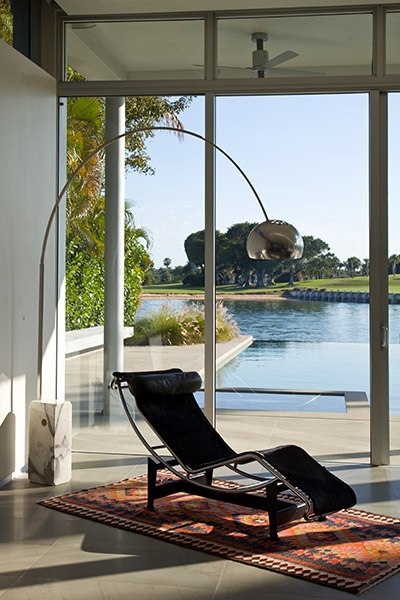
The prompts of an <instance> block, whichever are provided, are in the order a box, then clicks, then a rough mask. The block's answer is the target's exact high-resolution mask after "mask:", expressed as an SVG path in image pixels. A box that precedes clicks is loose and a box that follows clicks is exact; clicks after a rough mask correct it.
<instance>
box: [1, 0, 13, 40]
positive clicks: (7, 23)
mask: <svg viewBox="0 0 400 600" xmlns="http://www.w3.org/2000/svg"><path fill="white" fill-rule="evenodd" d="M0 40H3V41H4V42H6V44H9V46H12V45H13V15H12V12H11V5H10V0H0Z"/></svg>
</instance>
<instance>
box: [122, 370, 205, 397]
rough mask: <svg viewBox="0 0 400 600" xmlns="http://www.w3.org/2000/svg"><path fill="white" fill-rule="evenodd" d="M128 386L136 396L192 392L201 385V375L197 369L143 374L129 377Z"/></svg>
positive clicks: (172, 394)
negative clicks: (183, 371) (182, 371)
mask: <svg viewBox="0 0 400 600" xmlns="http://www.w3.org/2000/svg"><path fill="white" fill-rule="evenodd" d="M128 386H129V389H130V391H131V393H132V394H133V395H134V396H135V397H136V398H141V397H143V396H145V395H148V394H151V395H156V396H177V395H179V394H192V393H193V392H197V391H198V390H199V389H200V387H201V377H200V375H199V374H198V373H196V371H189V372H185V373H164V374H154V373H148V374H141V375H135V376H133V377H132V378H130V379H128Z"/></svg>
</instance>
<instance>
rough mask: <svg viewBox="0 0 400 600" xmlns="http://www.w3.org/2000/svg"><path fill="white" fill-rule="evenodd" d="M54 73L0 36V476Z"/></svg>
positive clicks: (37, 222)
mask: <svg viewBox="0 0 400 600" xmlns="http://www.w3.org/2000/svg"><path fill="white" fill-rule="evenodd" d="M56 127H57V99H56V80H55V79H53V78H52V77H51V76H50V75H48V74H47V73H46V72H45V71H43V70H42V69H40V68H39V67H37V66H36V65H35V64H33V63H32V62H31V61H29V60H28V59H26V58H25V57H24V56H22V55H21V54H20V53H19V52H17V51H16V50H14V49H13V48H11V47H9V46H8V45H7V44H5V43H4V42H3V41H1V40H0V482H1V481H2V480H3V479H5V478H7V477H9V476H10V475H11V474H12V473H13V472H16V471H18V470H20V469H21V468H22V467H23V466H24V465H25V464H26V462H27V456H26V452H27V440H26V438H27V415H28V410H27V408H28V406H29V403H30V402H31V401H32V400H35V399H36V397H37V392H36V370H37V312H38V279H39V260H40V252H41V244H42V238H43V234H44V229H45V225H46V222H47V219H48V216H49V214H50V210H51V207H52V206H53V204H54V201H55V195H56V158H57V136H56ZM55 302H56V262H55V241H54V235H53V237H52V238H51V239H50V243H49V246H48V250H47V258H46V303H45V339H44V347H45V358H46V364H45V371H44V372H45V377H44V380H45V388H44V393H43V398H44V399H45V398H46V397H51V396H52V397H54V395H55V391H54V390H55V377H56V362H55V357H56V353H55V348H56V345H55V332H56V328H55Z"/></svg>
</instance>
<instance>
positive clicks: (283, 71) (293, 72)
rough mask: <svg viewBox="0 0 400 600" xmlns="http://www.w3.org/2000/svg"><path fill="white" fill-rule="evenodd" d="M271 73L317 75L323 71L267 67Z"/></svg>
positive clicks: (295, 75)
mask: <svg viewBox="0 0 400 600" xmlns="http://www.w3.org/2000/svg"><path fill="white" fill-rule="evenodd" d="M269 70H270V71H271V73H275V74H276V75H289V76H292V77H318V76H321V75H325V73H317V72H316V71H298V70H297V69H296V70H295V69H269Z"/></svg>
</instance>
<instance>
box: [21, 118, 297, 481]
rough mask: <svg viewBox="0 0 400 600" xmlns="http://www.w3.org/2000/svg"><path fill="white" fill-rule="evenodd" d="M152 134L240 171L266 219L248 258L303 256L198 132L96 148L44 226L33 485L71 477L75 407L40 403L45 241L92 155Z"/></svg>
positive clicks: (252, 238)
mask: <svg viewBox="0 0 400 600" xmlns="http://www.w3.org/2000/svg"><path fill="white" fill-rule="evenodd" d="M153 131H171V132H175V133H179V134H182V135H189V136H191V137H194V138H198V139H199V140H201V141H203V142H205V143H206V144H209V145H210V146H212V147H213V148H215V149H216V150H218V152H220V153H221V154H222V155H223V156H225V157H226V158H227V160H228V161H229V162H231V163H232V164H233V165H234V167H235V168H236V169H237V170H238V171H239V173H240V174H241V175H242V177H243V178H244V179H245V181H246V182H247V184H248V185H249V187H250V189H251V191H252V192H253V194H254V196H255V198H256V200H257V202H258V204H259V205H260V208H261V210H262V213H263V215H264V217H265V221H263V222H262V223H260V224H259V225H256V227H254V228H253V229H252V231H251V232H250V234H249V236H248V238H247V242H246V248H247V253H248V255H249V257H250V258H254V259H266V260H289V259H291V258H294V259H295V258H300V257H301V256H302V253H303V240H302V237H301V235H300V233H299V232H298V231H297V229H296V228H295V227H294V226H293V225H290V224H289V223H287V222H285V221H280V220H271V219H269V218H268V215H267V213H266V210H265V208H264V206H263V204H262V202H261V199H260V197H259V195H258V193H257V192H256V190H255V188H254V186H253V184H252V183H251V181H250V179H249V178H248V177H247V175H246V173H245V172H244V171H243V170H242V169H241V167H240V166H239V165H238V164H237V162H236V161H235V160H233V158H232V157H231V156H230V155H229V154H228V153H227V152H226V151H225V150H223V149H222V148H220V147H219V146H217V144H215V143H214V142H212V141H211V140H209V139H207V138H205V137H204V136H202V135H200V134H199V133H195V132H193V131H189V130H187V129H182V128H179V127H172V126H163V125H149V126H147V127H138V128H135V129H131V130H129V131H126V132H124V133H121V134H120V135H117V136H115V137H113V138H111V139H109V140H107V141H105V142H104V143H103V144H100V145H99V146H98V147H97V148H95V149H94V150H93V151H92V152H91V153H90V154H89V155H88V156H87V157H86V158H85V159H84V160H82V162H80V163H79V165H78V166H77V167H76V168H75V169H74V171H73V172H72V173H71V174H70V176H69V177H68V179H67V181H66V183H65V185H64V186H63V188H62V190H61V192H60V193H59V195H58V196H57V199H56V201H55V203H54V206H53V208H52V210H51V213H50V216H49V219H48V222H47V225H46V229H45V234H44V238H43V243H42V250H41V255H40V265H39V303H38V307H39V308H38V360H37V400H36V401H34V402H32V403H31V410H30V428H29V433H30V437H29V463H28V471H29V478H30V480H31V481H33V482H35V483H43V484H46V485H49V484H50V485H54V484H58V483H64V482H66V481H68V480H69V479H70V473H71V467H70V464H71V435H72V433H71V420H72V418H71V415H72V407H71V404H70V403H69V402H62V403H57V401H54V402H47V401H46V402H44V401H43V400H42V379H43V329H44V271H45V257H46V249H47V242H48V239H49V234H50V230H51V227H52V225H53V222H54V219H55V216H56V214H57V209H58V207H59V206H60V204H61V201H62V200H63V198H64V196H65V195H66V192H67V190H68V188H69V186H70V184H71V183H72V181H73V180H74V178H75V177H76V175H77V174H78V173H79V171H80V170H81V169H82V168H83V167H84V166H85V165H86V164H87V163H88V162H89V161H90V160H91V158H93V156H95V155H96V154H97V153H98V152H101V151H102V150H104V149H105V148H107V147H108V146H110V145H111V144H113V143H114V142H116V141H117V140H120V139H122V138H128V137H130V136H132V135H134V134H137V133H143V132H153Z"/></svg>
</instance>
